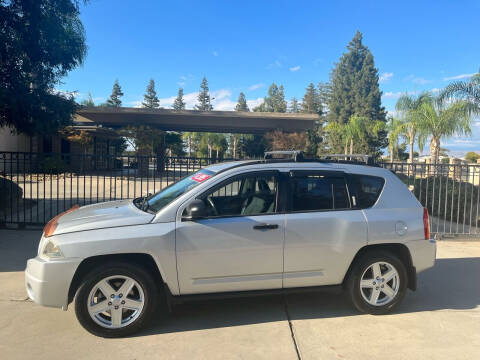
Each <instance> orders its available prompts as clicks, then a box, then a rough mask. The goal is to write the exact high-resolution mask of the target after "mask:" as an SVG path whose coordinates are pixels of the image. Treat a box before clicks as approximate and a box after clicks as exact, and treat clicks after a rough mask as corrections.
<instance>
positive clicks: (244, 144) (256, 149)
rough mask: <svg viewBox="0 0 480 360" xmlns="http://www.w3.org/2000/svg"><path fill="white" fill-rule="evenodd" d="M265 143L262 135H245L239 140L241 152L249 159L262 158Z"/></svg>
mask: <svg viewBox="0 0 480 360" xmlns="http://www.w3.org/2000/svg"><path fill="white" fill-rule="evenodd" d="M266 147H267V141H266V140H265V138H264V137H263V136H262V135H245V136H243V137H242V138H241V139H240V149H241V152H242V153H243V154H244V155H245V156H246V157H249V158H258V157H263V155H264V153H265V149H266Z"/></svg>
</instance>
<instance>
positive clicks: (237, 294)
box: [166, 285, 343, 304]
mask: <svg viewBox="0 0 480 360" xmlns="http://www.w3.org/2000/svg"><path fill="white" fill-rule="evenodd" d="M166 288H167V297H168V298H169V303H170V304H182V303H186V302H195V301H205V300H214V299H231V298H245V297H255V296H268V295H283V294H298V293H314V292H327V293H334V294H341V293H342V291H343V287H342V285H325V286H312V287H298V288H286V289H268V290H252V291H233V292H222V293H207V294H191V295H176V296H174V295H172V294H171V293H170V291H168V287H166Z"/></svg>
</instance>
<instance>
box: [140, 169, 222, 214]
mask: <svg viewBox="0 0 480 360" xmlns="http://www.w3.org/2000/svg"><path fill="white" fill-rule="evenodd" d="M213 175H215V173H214V172H213V171H210V170H207V169H202V170H200V171H198V172H196V173H194V174H191V175H188V176H186V177H184V178H183V179H182V180H179V181H178V182H176V183H174V184H172V185H170V186H168V187H166V188H165V189H163V190H161V191H159V192H158V193H156V194H153V195H151V196H149V197H148V198H147V204H148V209H149V210H152V211H154V212H158V211H160V210H161V209H163V208H164V207H165V206H167V205H168V204H170V203H171V202H172V201H173V200H175V199H176V198H178V197H179V196H181V195H183V194H185V193H186V192H187V191H190V190H191V189H193V188H194V187H196V186H197V185H200V184H201V183H202V182H204V181H205V180H208V179H209V178H211V177H212V176H213Z"/></svg>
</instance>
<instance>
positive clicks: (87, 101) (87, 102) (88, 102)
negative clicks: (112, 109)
mask: <svg viewBox="0 0 480 360" xmlns="http://www.w3.org/2000/svg"><path fill="white" fill-rule="evenodd" d="M80 105H83V106H87V107H94V106H95V103H94V102H93V98H92V94H91V93H90V91H89V92H88V95H87V98H86V99H85V100H83V101H82V102H81V103H80Z"/></svg>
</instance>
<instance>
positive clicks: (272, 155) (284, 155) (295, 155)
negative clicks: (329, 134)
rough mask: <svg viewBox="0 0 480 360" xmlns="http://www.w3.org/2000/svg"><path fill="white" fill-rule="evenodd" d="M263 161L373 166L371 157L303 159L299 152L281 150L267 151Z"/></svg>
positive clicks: (345, 155)
mask: <svg viewBox="0 0 480 360" xmlns="http://www.w3.org/2000/svg"><path fill="white" fill-rule="evenodd" d="M264 159H265V161H267V160H270V161H286V160H291V161H295V162H339V163H349V164H359V163H363V164H365V165H375V163H374V159H373V157H371V156H370V155H365V154H326V155H320V156H319V157H318V158H313V159H311V158H305V156H304V154H303V151H301V150H282V151H267V152H265V156H264Z"/></svg>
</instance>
